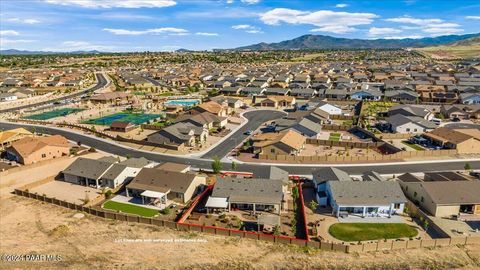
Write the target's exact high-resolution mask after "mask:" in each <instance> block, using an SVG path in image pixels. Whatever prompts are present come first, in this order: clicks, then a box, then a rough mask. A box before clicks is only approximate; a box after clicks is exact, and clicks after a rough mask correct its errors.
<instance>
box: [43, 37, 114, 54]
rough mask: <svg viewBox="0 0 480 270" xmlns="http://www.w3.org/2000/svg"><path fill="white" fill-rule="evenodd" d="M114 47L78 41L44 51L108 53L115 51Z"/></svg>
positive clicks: (65, 42)
mask: <svg viewBox="0 0 480 270" xmlns="http://www.w3.org/2000/svg"><path fill="white" fill-rule="evenodd" d="M113 48H114V47H113V46H107V45H99V44H93V43H90V42H88V41H76V40H69V41H64V42H62V43H61V45H60V46H59V47H53V48H45V49H43V50H44V51H58V52H71V51H93V50H98V51H107V50H113Z"/></svg>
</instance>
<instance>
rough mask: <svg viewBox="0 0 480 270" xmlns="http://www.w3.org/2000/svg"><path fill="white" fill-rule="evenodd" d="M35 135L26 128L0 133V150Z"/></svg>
mask: <svg viewBox="0 0 480 270" xmlns="http://www.w3.org/2000/svg"><path fill="white" fill-rule="evenodd" d="M32 135H33V133H31V132H30V131H28V130H26V129H24V128H15V129H10V130H5V131H0V148H2V149H3V148H5V147H7V146H9V145H10V144H11V143H12V142H15V141H18V140H20V139H22V138H24V137H28V136H32Z"/></svg>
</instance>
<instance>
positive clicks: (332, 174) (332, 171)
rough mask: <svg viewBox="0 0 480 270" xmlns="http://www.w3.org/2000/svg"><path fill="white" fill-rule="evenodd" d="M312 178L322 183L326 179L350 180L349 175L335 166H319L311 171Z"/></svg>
mask: <svg viewBox="0 0 480 270" xmlns="http://www.w3.org/2000/svg"><path fill="white" fill-rule="evenodd" d="M312 174H313V179H314V180H315V181H316V182H317V183H323V182H327V181H352V178H350V176H349V175H348V174H347V173H346V172H344V171H342V170H339V169H337V168H333V167H325V168H320V169H317V170H315V171H313V172H312Z"/></svg>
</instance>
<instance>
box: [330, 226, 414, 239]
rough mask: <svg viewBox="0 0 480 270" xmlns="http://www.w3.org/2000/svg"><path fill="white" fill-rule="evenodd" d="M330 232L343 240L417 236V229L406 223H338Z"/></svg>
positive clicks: (331, 227)
mask: <svg viewBox="0 0 480 270" xmlns="http://www.w3.org/2000/svg"><path fill="white" fill-rule="evenodd" d="M328 232H329V233H330V234H331V235H332V236H333V237H335V238H337V239H338V240H342V241H347V242H351V241H367V240H381V239H395V238H409V237H415V236H416V235H417V234H418V231H417V229H415V228H414V227H412V226H410V225H408V224H404V223H336V224H333V225H332V226H330V228H329V229H328Z"/></svg>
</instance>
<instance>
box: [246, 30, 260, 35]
mask: <svg viewBox="0 0 480 270" xmlns="http://www.w3.org/2000/svg"><path fill="white" fill-rule="evenodd" d="M245 32H247V33H249V34H263V31H262V30H258V29H253V30H247V31H245Z"/></svg>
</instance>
